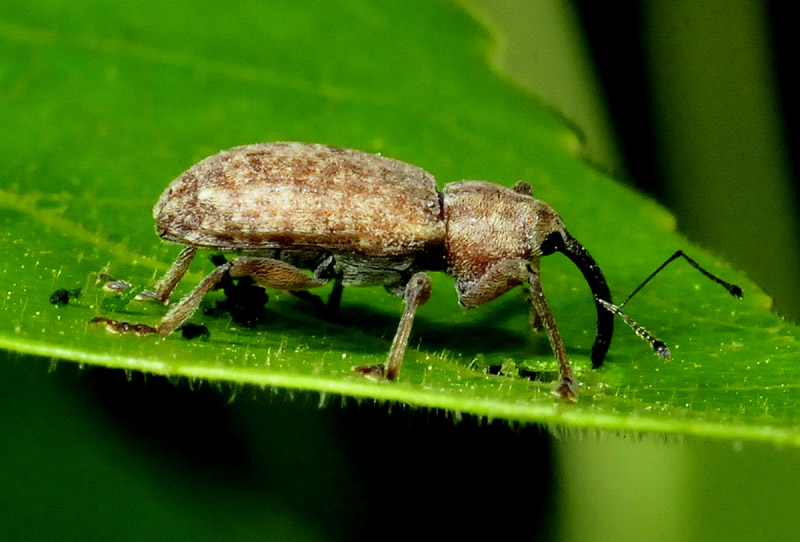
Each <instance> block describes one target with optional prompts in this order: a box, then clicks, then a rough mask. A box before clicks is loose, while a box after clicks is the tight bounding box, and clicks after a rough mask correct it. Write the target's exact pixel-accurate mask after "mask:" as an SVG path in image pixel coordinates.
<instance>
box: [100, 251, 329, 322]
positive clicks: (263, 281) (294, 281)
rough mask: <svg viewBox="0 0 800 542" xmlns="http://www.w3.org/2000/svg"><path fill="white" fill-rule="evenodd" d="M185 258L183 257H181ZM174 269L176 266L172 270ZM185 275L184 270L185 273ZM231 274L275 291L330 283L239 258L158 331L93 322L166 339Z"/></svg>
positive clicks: (193, 294)
mask: <svg viewBox="0 0 800 542" xmlns="http://www.w3.org/2000/svg"><path fill="white" fill-rule="evenodd" d="M182 254H183V253H182ZM173 267H175V266H173ZM184 272H185V270H184ZM226 274H230V276H231V277H246V276H249V277H252V278H253V280H254V281H255V283H256V284H258V285H259V286H262V287H264V288H270V289H273V290H290V291H291V290H305V289H307V288H316V287H317V286H322V285H323V284H325V283H326V282H327V279H318V278H314V277H309V276H308V275H306V274H305V273H303V272H302V271H301V270H300V269H298V268H297V267H294V266H293V265H290V264H288V263H285V262H282V261H279V260H273V259H270V258H252V257H240V258H235V259H233V260H231V261H230V262H226V263H224V264H222V265H220V266H218V267H217V268H216V269H214V271H212V272H211V273H209V274H208V276H206V278H204V279H203V280H202V281H201V282H200V284H198V285H197V286H195V288H194V290H192V291H191V292H189V293H188V294H187V295H186V296H185V297H184V298H183V299H181V300H180V301H179V302H178V304H176V305H175V306H174V307H172V309H170V311H169V312H168V313H167V314H166V315H165V316H164V318H162V319H161V322H159V323H158V325H157V326H156V327H151V326H147V325H145V324H130V323H127V322H121V321H118V320H111V319H109V318H105V317H97V318H95V319H94V320H92V322H98V323H103V324H105V325H106V328H107V329H108V330H109V331H113V332H116V333H127V332H131V331H133V332H136V333H137V334H139V335H146V334H149V333H158V334H159V335H161V336H162V337H165V336H167V335H169V334H170V333H172V332H173V331H175V330H176V329H177V328H178V327H180V325H181V324H183V323H184V322H185V321H186V320H187V319H189V317H190V316H191V315H192V314H193V313H194V311H196V310H197V307H199V306H200V302H201V301H202V300H203V298H204V297H205V296H206V295H207V294H208V292H210V291H211V290H212V289H213V288H214V286H216V285H217V284H219V281H221V280H222V279H223V277H225V275H226Z"/></svg>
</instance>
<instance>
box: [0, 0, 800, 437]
mask: <svg viewBox="0 0 800 542" xmlns="http://www.w3.org/2000/svg"><path fill="white" fill-rule="evenodd" d="M93 6H94V4H91V3H84V4H82V3H80V2H78V3H72V4H70V7H69V8H63V7H62V8H54V7H53V6H49V5H48V4H46V3H35V4H33V5H31V4H30V3H22V2H20V3H17V2H7V3H6V4H5V6H4V8H3V10H2V14H1V15H0V21H1V22H0V41H2V43H3V49H2V50H3V53H2V56H0V74H1V75H2V77H0V97H1V99H2V107H3V110H4V121H3V128H2V129H1V130H0V137H2V144H3V148H4V149H5V152H4V153H3V154H2V157H1V158H0V179H2V180H0V221H1V222H2V225H3V227H2V230H0V232H1V233H0V236H2V241H0V242H1V243H2V246H3V247H4V258H3V260H2V262H0V285H1V286H2V289H1V290H0V311H2V314H3V317H2V319H0V345H2V346H3V347H4V348H6V349H9V350H14V351H18V352H25V353H31V354H37V355H41V356H46V357H50V358H53V359H65V360H70V361H75V362H80V363H90V364H97V365H102V366H106V367H116V368H121V369H125V370H127V371H141V372H145V373H152V374H159V375H165V376H168V377H181V378H188V379H190V380H210V381H227V382H232V383H234V384H236V385H240V384H241V385H244V384H252V385H255V386H261V387H280V388H289V389H300V390H311V391H315V392H319V393H320V395H321V396H322V398H323V399H324V397H325V396H326V394H341V395H347V396H352V397H357V398H370V399H376V400H381V401H400V402H403V403H407V404H410V405H415V406H421V407H431V408H441V409H448V410H451V411H454V412H458V413H470V414H475V415H478V416H486V417H491V418H503V419H508V420H514V421H523V422H538V423H545V424H549V425H551V426H553V427H557V428H591V429H602V430H614V431H619V430H623V431H642V432H657V433H665V434H680V435H686V434H697V435H708V436H716V437H722V438H728V439H762V440H769V441H773V442H783V443H791V444H795V445H800V424H798V422H797V420H798V419H800V392H799V391H798V385H797V382H798V380H799V378H798V377H800V366H798V364H796V363H794V360H795V359H796V358H797V355H798V347H797V336H798V333H797V332H798V330H797V328H796V327H795V326H793V325H789V324H787V323H785V322H783V321H782V320H781V319H780V318H779V317H777V316H775V315H774V314H772V313H771V312H770V311H769V307H770V300H769V299H768V298H767V296H766V295H765V294H764V293H763V292H761V291H760V290H759V289H758V287H757V286H756V285H754V284H753V283H752V282H750V281H749V280H747V278H746V277H744V276H742V275H741V274H739V273H737V272H735V271H734V270H732V269H730V268H729V267H726V266H725V265H724V264H722V263H719V262H716V261H714V259H713V258H712V257H711V256H709V255H708V254H707V253H705V252H704V251H703V250H701V249H700V248H698V247H696V246H692V245H690V244H689V243H688V242H687V240H686V239H684V238H683V237H681V236H680V235H678V234H676V233H675V232H674V229H675V224H674V220H673V219H672V217H671V216H670V215H669V214H668V213H667V212H666V211H665V210H664V209H662V208H660V207H659V206H658V205H657V204H656V203H654V202H652V201H650V200H648V199H646V198H644V197H642V196H641V195H638V194H635V193H633V192H632V191H630V190H629V189H627V188H625V187H623V186H621V185H619V184H618V183H616V182H615V181H614V180H613V179H611V178H609V177H608V176H607V175H605V174H604V173H602V172H600V171H597V170H596V169H594V168H593V167H592V166H591V165H590V164H588V163H586V162H585V161H584V160H582V159H581V146H580V138H579V137H578V135H577V134H576V133H575V131H574V130H573V129H572V128H571V127H570V125H569V123H568V122H566V121H565V120H564V119H562V118H560V117H559V116H558V115H556V114H554V113H553V112H552V111H551V110H549V109H548V108H547V107H545V106H543V105H541V104H540V103H538V102H537V101H536V100H535V99H534V98H532V97H531V96H528V95H525V94H524V93H523V92H521V91H520V90H519V89H518V88H516V87H514V86H513V85H511V84H509V83H508V82H507V81H506V80H504V79H503V78H502V77H500V76H498V74H497V73H496V72H495V71H494V70H493V69H492V66H490V64H489V61H488V60H487V59H488V56H489V50H490V47H491V46H492V39H491V36H490V35H489V34H488V33H487V31H486V29H485V28H484V27H482V26H481V24H480V23H479V22H478V21H476V20H475V19H473V18H472V17H471V16H470V15H469V14H468V13H466V12H465V11H464V10H462V8H461V7H460V6H458V5H453V4H448V3H439V2H428V1H423V0H420V1H417V2H402V3H396V4H394V3H369V2H350V3H347V4H345V5H343V4H336V5H335V6H334V5H332V4H331V5H329V4H327V3H319V4H314V5H313V6H309V5H306V4H303V6H302V7H300V5H298V4H296V3H293V2H270V3H269V4H268V5H267V4H264V5H261V4H258V5H245V4H241V5H238V4H237V5H232V6H228V5H225V6H223V5H221V4H219V3H212V2H206V3H201V2H194V3H180V2H173V3H170V4H169V5H168V6H162V8H163V12H162V13H160V14H159V17H157V18H155V19H154V18H152V17H150V16H149V15H150V7H149V4H147V3H137V2H135V1H134V2H127V3H124V4H119V5H116V4H115V7H114V9H113V10H112V11H108V12H105V11H103V10H99V9H95V8H94V7H93ZM144 20H147V21H148V22H147V24H146V25H145V24H143V22H142V21H144ZM198 29H203V30H202V31H200V30H198ZM273 140H298V141H314V142H324V143H329V144H335V145H339V146H346V147H353V148H359V149H363V150H366V151H371V152H380V153H382V154H384V155H387V156H392V157H395V158H398V159H401V160H404V161H407V162H410V163H413V164H416V165H418V166H420V167H423V168H425V169H426V170H428V171H430V172H431V173H433V174H434V175H435V176H436V177H437V179H438V180H439V182H440V183H441V184H444V183H447V182H451V181H456V180H461V179H465V178H466V179H489V180H492V181H495V182H499V183H502V184H505V185H511V184H513V183H514V182H515V181H517V180H518V179H527V180H529V181H530V182H531V184H532V185H533V186H534V190H535V194H536V196H537V197H538V198H540V199H543V200H545V201H547V202H548V203H550V204H551V205H552V206H553V207H554V208H555V209H556V210H557V211H558V212H559V213H560V214H561V216H562V218H563V219H564V221H565V223H566V224H567V226H568V228H569V229H570V231H571V232H572V234H573V235H575V236H576V237H577V238H578V239H579V240H580V241H581V242H582V243H583V244H584V245H585V246H586V247H587V248H588V250H589V251H590V252H591V253H592V254H593V256H594V257H595V258H596V259H597V261H598V262H599V263H600V265H601V266H602V268H603V270H604V272H605V274H606V277H607V278H608V280H609V282H610V285H611V288H612V292H613V293H614V294H615V296H616V297H617V298H620V299H622V298H623V297H624V296H625V295H627V294H628V293H629V292H630V291H631V290H632V289H633V288H634V287H635V286H636V285H637V284H639V282H641V280H642V279H643V278H644V277H646V276H647V275H648V274H649V273H650V272H651V271H652V270H653V269H655V268H656V267H657V266H658V265H659V264H660V263H661V262H662V261H663V260H664V259H665V258H666V257H667V256H669V255H670V254H672V252H674V251H675V250H676V249H679V248H682V249H684V250H686V251H687V252H688V253H689V254H690V255H691V256H692V257H694V258H695V259H697V260H698V261H700V263H701V264H702V265H704V266H706V267H708V268H709V269H710V270H711V271H712V272H714V273H716V274H719V275H720V276H721V277H723V278H724V279H725V280H729V281H731V282H734V283H737V284H739V285H740V286H742V288H743V290H744V299H743V300H742V301H738V300H736V299H734V298H732V297H730V296H729V295H728V294H727V293H726V292H725V291H724V290H722V289H721V288H719V287H718V286H717V285H715V284H713V283H711V282H710V281H708V280H707V279H706V278H704V277H703V276H702V275H700V274H699V273H697V271H695V270H693V269H691V268H690V267H689V266H688V265H685V264H683V263H680V262H679V263H675V264H672V265H671V266H670V267H669V268H667V270H665V271H664V272H663V273H662V274H661V275H660V276H659V277H658V278H657V279H655V281H654V282H653V284H652V285H649V286H648V287H647V288H646V289H645V290H644V291H643V292H641V293H640V294H638V295H637V297H636V298H635V300H634V301H632V302H631V303H630V304H629V305H628V306H627V307H626V311H629V314H630V315H631V316H632V317H633V318H634V319H636V320H637V321H639V322H640V323H641V324H642V325H644V326H645V327H647V328H648V329H649V330H650V331H652V332H653V333H654V334H655V335H656V336H658V337H659V338H660V339H662V340H664V341H665V342H666V343H667V345H669V346H670V348H671V349H672V352H673V359H672V360H671V361H665V360H662V359H660V358H657V357H655V356H654V355H653V354H652V352H651V351H650V350H649V348H648V347H647V345H646V344H645V343H643V342H642V341H640V340H639V339H638V338H637V337H636V336H635V335H634V334H633V333H632V332H631V331H630V330H628V329H627V328H625V327H624V326H623V325H618V326H617V336H616V337H615V339H614V342H613V344H612V346H611V350H610V352H609V356H608V358H607V360H606V364H605V365H604V366H603V367H602V368H601V369H600V370H592V369H591V368H590V367H591V364H590V361H589V352H590V348H591V345H592V342H593V334H594V325H595V322H594V319H595V316H594V308H593V301H592V299H591V295H590V293H589V291H588V288H587V287H586V286H585V284H584V283H583V282H582V278H581V277H580V274H579V273H578V271H577V270H576V269H575V268H574V267H572V266H571V265H570V264H569V262H568V261H566V260H565V259H564V258H562V257H560V256H551V257H548V258H546V259H545V260H543V262H542V267H543V274H544V281H545V289H546V293H547V296H548V300H549V303H550V305H551V307H552V309H553V312H554V315H555V318H556V321H557V322H558V325H559V328H560V330H561V333H562V336H563V337H564V340H565V342H566V344H567V347H568V350H569V353H570V356H571V359H572V361H573V363H574V364H575V367H576V370H577V373H578V378H579V380H580V381H581V383H582V387H581V392H580V393H581V397H580V401H579V402H578V403H577V404H564V403H561V402H559V401H557V400H555V399H554V398H553V396H552V395H551V393H550V391H551V389H552V387H553V383H554V382H553V381H554V379H555V375H556V365H555V362H554V360H553V356H552V353H551V351H550V347H549V344H548V341H547V338H546V337H545V336H544V335H543V334H541V335H538V336H534V335H532V334H531V333H530V331H529V326H528V314H527V307H526V304H525V302H524V300H523V297H522V295H521V293H519V292H512V293H510V294H508V295H506V296H504V297H503V298H501V299H499V300H497V301H494V302H492V303H490V304H487V305H485V306H482V307H480V308H478V309H475V310H472V311H469V312H466V311H463V310H462V309H460V308H459V307H458V305H457V301H456V296H455V292H454V289H453V283H452V279H451V278H449V277H447V276H445V275H443V274H441V273H436V274H434V275H435V276H434V293H433V297H432V299H431V301H430V302H429V303H428V304H427V305H425V306H424V307H422V308H421V309H420V310H419V312H418V316H417V320H416V322H415V328H414V331H413V332H412V338H411V345H412V348H411V349H410V350H409V351H408V352H407V354H406V358H405V365H404V367H403V370H402V373H401V377H400V379H399V381H397V382H372V381H369V380H365V379H363V378H361V377H359V376H358V375H355V374H353V373H352V372H351V367H352V366H354V365H361V364H368V363H380V362H382V361H383V360H384V358H385V355H386V353H387V352H388V349H389V344H390V342H391V339H392V336H393V334H394V330H395V328H396V325H397V320H398V318H399V315H400V311H401V306H402V303H401V301H400V300H398V299H396V298H393V297H390V296H388V295H387V294H386V293H385V292H384V291H383V290H382V289H379V288H369V289H349V290H346V291H345V294H344V298H343V303H342V311H341V315H340V317H339V319H337V320H336V321H335V322H329V321H324V320H322V319H320V318H318V317H317V316H316V315H315V314H314V310H313V307H312V306H311V305H310V304H309V303H307V302H304V301H302V300H298V299H295V298H293V297H291V296H289V295H286V294H282V293H272V292H271V293H270V296H271V297H270V302H269V304H268V306H267V310H268V314H267V320H266V322H265V323H263V324H260V325H258V326H257V327H256V328H255V329H245V328H241V327H240V326H238V325H235V324H233V323H232V322H231V321H230V320H228V319H225V318H213V317H209V316H203V314H202V313H201V312H200V311H198V313H197V314H196V315H195V316H194V317H193V318H192V322H196V323H202V324H204V325H205V326H207V327H208V329H209V331H210V334H211V336H210V340H208V341H202V340H194V341H189V340H185V339H183V338H181V337H180V335H179V334H177V333H176V334H173V335H172V336H170V337H168V338H167V339H165V340H161V339H157V338H154V337H147V338H140V337H135V336H113V335H109V334H107V333H105V332H104V331H103V330H102V329H101V328H100V327H98V326H94V325H90V324H89V321H90V320H91V319H92V318H93V317H94V316H97V315H104V316H109V317H117V318H124V319H127V320H132V321H141V322H146V323H150V324H155V323H156V322H157V321H158V320H159V318H160V316H161V315H163V313H164V308H163V307H159V306H152V305H147V304H142V303H137V302H135V301H131V302H128V303H119V302H117V303H116V304H114V303H115V302H109V301H104V299H105V297H106V295H107V294H104V293H103V292H102V291H101V289H100V286H99V285H98V284H97V283H96V278H97V275H98V273H101V272H106V273H109V274H111V275H113V276H115V277H117V278H119V279H124V280H127V281H130V282H131V283H133V284H134V287H135V289H136V290H137V291H138V290H141V289H143V288H148V287H151V286H152V284H153V283H154V282H155V281H156V280H157V278H158V277H159V276H160V275H161V274H162V273H163V272H164V271H165V270H166V269H167V268H168V266H169V265H170V263H171V261H172V260H173V259H174V258H175V257H176V256H177V254H178V252H179V250H180V247H178V246H176V245H168V244H165V243H162V242H160V241H159V239H158V238H157V236H156V235H155V233H154V231H153V223H152V218H151V208H152V205H153V204H154V203H155V201H156V199H157V198H158V196H159V194H160V193H161V191H162V190H163V189H164V188H165V187H166V185H167V184H168V182H169V181H170V180H171V179H172V178H174V177H175V176H177V175H178V174H179V173H180V172H181V171H183V170H185V169H186V168H188V167H189V166H190V165H191V164H193V163H194V162H196V161H198V160H199V159H201V158H203V157H205V156H207V155H209V154H212V153H214V152H216V151H218V150H220V149H223V148H228V147H232V146H235V145H240V144H245V143H252V142H256V141H273ZM212 267H213V266H212V265H211V263H210V262H208V261H207V259H206V258H204V257H200V258H198V259H197V260H196V262H195V263H194V264H193V266H192V270H191V271H190V273H189V274H188V275H187V277H186V278H185V280H184V281H183V282H182V283H181V285H180V286H179V289H178V292H177V295H182V294H185V293H186V292H188V291H189V290H190V289H191V288H192V287H193V286H194V285H195V284H196V283H197V282H198V281H199V280H200V279H202V277H203V276H204V274H205V273H207V272H209V271H210V270H211V269H212ZM59 288H64V289H66V290H73V289H75V288H82V295H81V296H80V297H79V298H77V299H71V300H70V301H69V303H68V304H66V305H58V306H57V305H53V304H51V303H50V301H49V300H50V296H51V294H52V293H53V292H54V291H55V290H56V289H59ZM322 295H323V296H324V295H325V292H324V291H323V293H322ZM214 296H216V297H214ZM214 299H217V300H218V299H220V297H219V294H214V295H212V296H210V298H209V299H208V301H207V302H208V303H213V301H214ZM109 303H111V304H109ZM493 368H496V369H497V370H499V371H500V372H501V373H502V374H492V373H493V372H495V371H494V370H492V369H493ZM531 373H535V374H537V375H539V379H537V380H531V379H529V378H526V376H525V375H527V374H531Z"/></svg>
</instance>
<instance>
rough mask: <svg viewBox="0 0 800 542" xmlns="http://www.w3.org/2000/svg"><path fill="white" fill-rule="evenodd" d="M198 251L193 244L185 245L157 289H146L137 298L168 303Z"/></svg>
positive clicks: (157, 284)
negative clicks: (153, 290) (151, 290)
mask: <svg viewBox="0 0 800 542" xmlns="http://www.w3.org/2000/svg"><path fill="white" fill-rule="evenodd" d="M196 253H197V247H195V246H191V245H189V246H186V247H184V248H183V250H181V253H180V254H179V255H178V258H177V259H176V260H175V262H173V264H172V266H171V267H170V268H169V271H167V272H166V274H165V275H164V276H163V277H162V278H161V280H159V281H158V283H156V291H155V292H150V291H148V290H145V291H143V292H141V293H140V294H139V295H137V296H136V299H137V300H138V301H142V300H153V301H159V302H161V303H164V304H165V305H166V304H167V302H168V301H169V298H170V296H171V295H172V292H174V291H175V287H176V286H178V283H179V282H180V281H181V279H182V278H183V276H184V275H185V274H186V271H187V270H188V269H189V264H191V263H192V259H194V255H195V254H196Z"/></svg>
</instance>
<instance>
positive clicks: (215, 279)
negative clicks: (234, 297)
mask: <svg viewBox="0 0 800 542" xmlns="http://www.w3.org/2000/svg"><path fill="white" fill-rule="evenodd" d="M234 261H236V260H234ZM230 269H231V264H230V263H225V264H223V265H220V266H219V267H217V268H216V269H214V270H213V271H212V272H211V273H209V274H208V275H206V278H204V279H203V280H201V281H200V284H198V285H197V286H195V287H194V289H193V290H192V291H191V292H189V293H188V294H186V296H184V298H183V299H181V300H180V301H179V302H178V304H177V305H175V306H174V307H172V309H170V311H169V312H168V313H167V314H166V315H165V316H164V318H162V319H161V321H160V322H159V323H158V325H157V326H156V331H158V334H159V335H161V336H162V337H166V336H167V335H169V334H170V333H172V332H173V331H175V330H176V329H178V328H179V327H180V325H181V324H183V323H184V322H185V321H186V320H188V319H189V317H190V316H191V315H192V314H194V311H196V310H197V307H199V306H200V302H201V301H202V300H203V298H205V297H206V295H208V292H210V291H211V290H213V289H214V286H216V285H217V284H219V281H221V280H222V279H223V278H224V277H225V275H226V274H227V273H229V272H230Z"/></svg>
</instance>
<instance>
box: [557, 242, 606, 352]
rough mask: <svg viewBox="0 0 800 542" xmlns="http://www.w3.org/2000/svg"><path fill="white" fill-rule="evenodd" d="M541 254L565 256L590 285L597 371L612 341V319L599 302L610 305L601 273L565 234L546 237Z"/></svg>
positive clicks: (585, 252) (591, 259)
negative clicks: (593, 304) (594, 312)
mask: <svg viewBox="0 0 800 542" xmlns="http://www.w3.org/2000/svg"><path fill="white" fill-rule="evenodd" d="M541 251H542V255H548V254H552V253H553V252H561V253H563V254H565V255H566V256H567V258H569V259H570V260H571V261H572V263H574V264H575V265H576V266H577V267H578V269H580V271H581V273H582V274H583V277H584V278H585V279H586V282H588V283H589V288H590V289H591V291H592V294H593V295H594V302H595V307H596V309H597V331H596V332H595V339H594V346H593V347H592V366H593V367H595V368H597V367H600V366H601V365H602V364H603V359H605V357H606V352H608V347H609V346H611V337H612V336H613V334H614V315H613V314H612V313H611V312H609V311H607V310H606V309H605V308H604V307H603V305H602V304H601V303H600V301H599V300H603V301H606V302H607V303H611V302H612V301H611V291H610V290H609V289H608V283H607V282H606V278H605V277H604V276H603V272H602V271H601V270H600V267H599V266H598V265H597V262H596V261H595V260H594V258H592V256H591V254H589V252H587V250H586V249H585V248H583V245H581V244H580V243H579V242H578V240H577V239H575V238H574V237H572V235H570V234H569V232H568V231H567V230H561V231H553V232H551V233H549V234H548V235H547V237H546V238H545V240H544V242H543V243H542V244H541Z"/></svg>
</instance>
